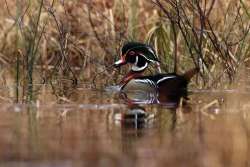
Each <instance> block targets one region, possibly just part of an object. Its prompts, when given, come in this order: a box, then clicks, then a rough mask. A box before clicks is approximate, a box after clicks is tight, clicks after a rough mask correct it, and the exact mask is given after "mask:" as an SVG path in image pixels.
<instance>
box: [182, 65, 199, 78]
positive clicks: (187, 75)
mask: <svg viewBox="0 0 250 167" xmlns="http://www.w3.org/2000/svg"><path fill="white" fill-rule="evenodd" d="M199 71H200V68H198V67H195V68H192V69H191V70H188V71H187V72H185V73H184V74H183V77H184V78H186V80H188V81H190V80H191V79H192V77H193V76H194V75H195V74H197V73H198V72H199Z"/></svg>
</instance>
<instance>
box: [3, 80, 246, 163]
mask: <svg viewBox="0 0 250 167" xmlns="http://www.w3.org/2000/svg"><path fill="white" fill-rule="evenodd" d="M35 88H36V87H35ZM10 89H11V88H8V89H7V88H6V89H3V88H2V89H1V94H2V97H5V98H1V110H0V133H1V137H0V162H1V166H10V167H12V166H38V167H50V166H53V167H57V166H58V167H59V166H60V167H68V166H107V167H112V166H125V167H128V166H139V167H140V166H157V167H160V166H197V167H198V166H199V167H201V166H204V167H210V166H227V167H228V166H232V167H233V166H250V162H249V157H250V154H249V142H250V136H249V131H250V116H249V109H250V104H249V100H248V99H249V97H250V96H249V94H247V93H246V92H244V93H243V92H240V91H238V90H233V91H232V90H227V91H209V92H208V91H204V90H203V91H200V90H193V93H192V95H190V96H189V98H190V100H189V101H188V102H185V103H184V102H183V104H182V105H181V106H179V107H177V108H176V107H173V106H169V105H166V104H145V103H142V104H140V103H139V104H131V103H130V104H128V103H127V101H124V99H122V98H121V96H120V95H119V93H117V92H107V91H101V90H93V89H90V88H86V87H84V86H82V85H80V86H77V87H74V88H67V89H65V90H64V89H59V88H58V89H56V90H55V89H54V90H53V89H52V88H51V86H49V85H39V89H37V92H35V97H36V100H35V101H34V102H33V103H30V104H28V103H22V102H21V100H19V103H17V104H16V103H13V101H14V99H15V96H14V95H13V94H12V93H11V91H12V90H10ZM3 95H4V96H3ZM7 95H8V96H7Z"/></svg>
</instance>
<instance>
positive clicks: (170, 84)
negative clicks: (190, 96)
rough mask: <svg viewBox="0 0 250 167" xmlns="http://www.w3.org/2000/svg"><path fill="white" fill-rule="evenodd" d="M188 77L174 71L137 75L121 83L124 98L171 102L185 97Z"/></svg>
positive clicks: (137, 100)
mask: <svg viewBox="0 0 250 167" xmlns="http://www.w3.org/2000/svg"><path fill="white" fill-rule="evenodd" d="M188 83H189V79H187V78H186V77H185V75H178V74H175V73H168V74H156V75H149V76H139V77H135V78H133V79H131V80H129V81H128V82H127V83H126V84H124V85H122V87H121V91H122V92H124V93H126V95H127V96H126V98H127V99H130V100H132V101H133V102H141V103H165V102H167V103H172V102H177V101H178V100H179V98H180V97H183V98H187V86H188Z"/></svg>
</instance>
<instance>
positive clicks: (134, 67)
mask: <svg viewBox="0 0 250 167" xmlns="http://www.w3.org/2000/svg"><path fill="white" fill-rule="evenodd" d="M147 66H148V63H147V62H146V63H145V65H144V66H142V67H138V66H136V64H133V65H132V70H133V71H143V70H145V68H147Z"/></svg>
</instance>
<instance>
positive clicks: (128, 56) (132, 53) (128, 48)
mask: <svg viewBox="0 0 250 167" xmlns="http://www.w3.org/2000/svg"><path fill="white" fill-rule="evenodd" d="M158 62H159V60H158V57H157V55H156V52H155V50H154V48H153V47H151V46H150V45H147V44H144V43H141V42H128V43H125V44H124V45H123V47H122V49H121V59H120V60H118V61H117V62H115V66H116V67H120V66H122V65H124V64H127V63H130V64H132V71H144V70H145V69H146V68H147V67H148V64H149V63H156V64H157V63H158Z"/></svg>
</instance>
